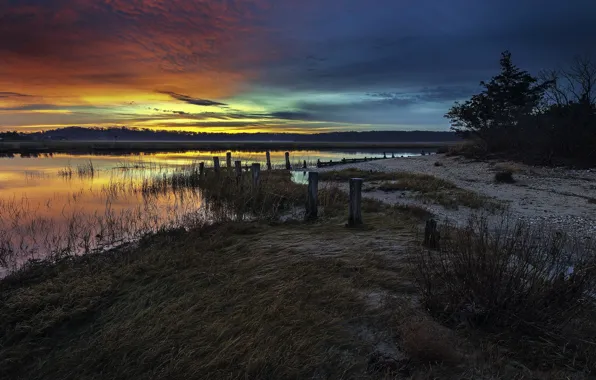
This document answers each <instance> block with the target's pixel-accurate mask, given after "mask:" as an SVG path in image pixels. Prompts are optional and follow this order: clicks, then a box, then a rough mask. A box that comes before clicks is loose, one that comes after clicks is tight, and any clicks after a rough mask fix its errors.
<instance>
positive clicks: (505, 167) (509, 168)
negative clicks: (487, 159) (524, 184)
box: [494, 162, 524, 174]
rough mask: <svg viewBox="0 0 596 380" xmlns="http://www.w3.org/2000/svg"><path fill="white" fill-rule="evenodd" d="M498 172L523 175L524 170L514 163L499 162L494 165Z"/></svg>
mask: <svg viewBox="0 0 596 380" xmlns="http://www.w3.org/2000/svg"><path fill="white" fill-rule="evenodd" d="M494 169H495V170H496V171H503V172H511V173H513V174H516V173H523V172H524V169H523V168H522V167H521V166H520V165H519V164H516V163H514V162H499V163H496V164H495V165H494Z"/></svg>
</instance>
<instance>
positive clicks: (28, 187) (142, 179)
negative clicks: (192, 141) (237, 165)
mask: <svg viewBox="0 0 596 380" xmlns="http://www.w3.org/2000/svg"><path fill="white" fill-rule="evenodd" d="M387 153H388V156H390V155H391V153H395V155H396V157H399V156H413V155H419V154H420V152H416V151H413V150H409V151H394V152H391V151H388V152H387ZM214 156H217V157H219V158H220V162H221V165H222V166H225V152H208V151H200V152H198V151H194V152H183V153H154V154H141V155H134V156H131V155H122V156H118V155H109V156H107V155H104V156H100V155H76V156H74V155H67V154H54V155H52V156H47V157H20V156H18V155H17V156H15V157H12V158H0V266H1V267H5V268H11V269H14V268H16V267H18V266H19V265H21V264H22V263H23V262H25V261H26V260H28V259H41V258H44V257H46V256H47V255H49V254H60V253H62V252H63V253H72V252H80V253H84V252H90V251H93V250H95V249H100V248H101V249H105V248H107V247H110V246H114V245H117V244H121V243H123V242H128V241H132V240H135V239H137V238H139V237H140V236H142V235H144V234H146V233H149V232H155V231H157V230H159V229H160V228H169V227H187V226H188V225H192V224H193V223H200V222H204V221H206V220H209V211H208V208H207V207H205V202H204V200H203V198H202V196H201V193H200V191H198V190H196V189H192V190H191V189H188V190H184V191H176V192H173V191H172V192H162V193H158V194H151V195H148V194H147V193H146V192H144V191H143V186H144V184H146V183H147V182H148V180H150V179H151V178H158V177H160V176H161V177H165V176H167V175H171V174H172V173H175V172H176V171H179V170H181V168H184V167H188V165H192V164H196V163H198V162H203V161H204V162H205V163H206V165H211V163H212V162H213V161H212V160H213V157H214ZM382 156H383V152H382V151H374V150H365V151H363V150H354V151H349V150H344V151H295V152H291V161H292V163H293V165H294V166H296V167H298V165H299V167H301V166H302V162H303V161H304V160H306V161H307V163H308V164H309V165H315V163H316V161H317V160H318V159H320V160H321V161H329V160H334V161H335V160H340V159H342V158H363V157H382ZM271 159H272V163H273V165H274V166H277V167H283V166H284V162H285V161H284V160H285V158H284V152H283V151H280V152H271ZM232 160H233V161H235V160H241V161H242V162H243V165H244V164H245V163H248V164H250V163H254V162H260V163H261V164H264V163H265V153H264V152H242V151H236V152H232ZM299 163H300V164H299ZM294 177H295V180H296V181H302V178H303V177H302V171H300V172H296V173H295V176H294ZM5 270H6V269H5ZM0 274H2V273H1V270H0Z"/></svg>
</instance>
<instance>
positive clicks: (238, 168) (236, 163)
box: [234, 161, 242, 181]
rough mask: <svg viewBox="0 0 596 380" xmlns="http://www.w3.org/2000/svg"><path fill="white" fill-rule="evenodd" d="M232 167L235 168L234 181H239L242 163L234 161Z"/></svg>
mask: <svg viewBox="0 0 596 380" xmlns="http://www.w3.org/2000/svg"><path fill="white" fill-rule="evenodd" d="M234 165H235V166H236V181H240V177H242V161H234Z"/></svg>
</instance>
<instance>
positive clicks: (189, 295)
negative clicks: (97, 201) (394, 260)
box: [0, 222, 391, 380]
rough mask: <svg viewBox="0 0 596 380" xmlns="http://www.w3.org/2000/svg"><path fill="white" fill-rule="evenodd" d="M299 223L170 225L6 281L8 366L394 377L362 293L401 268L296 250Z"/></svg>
mask: <svg viewBox="0 0 596 380" xmlns="http://www.w3.org/2000/svg"><path fill="white" fill-rule="evenodd" d="M289 228H295V227H292V226H284V225H277V226H271V225H266V224H261V223H254V222H253V223H247V222H244V223H233V222H231V223H225V224H218V225H212V226H203V227H198V228H196V229H193V230H190V231H170V232H168V233H163V234H158V235H155V236H152V237H147V238H145V239H142V240H141V241H140V242H139V245H138V247H137V248H132V249H129V250H119V251H113V252H110V253H107V254H103V255H89V256H81V257H76V258H69V259H65V260H62V261H60V262H57V263H55V264H54V265H51V266H45V265H43V264H42V263H40V264H36V265H32V266H30V267H29V268H28V270H26V271H22V272H19V273H15V274H14V275H12V276H10V277H8V278H6V279H5V280H3V281H2V282H0V297H1V300H2V302H0V328H2V331H3V334H2V335H0V346H1V347H2V349H0V366H1V367H2V370H3V376H7V378H11V379H15V380H17V379H31V380H33V379H46V378H58V377H60V378H66V377H73V378H89V377H94V376H98V374H101V375H99V376H100V377H102V378H109V379H131V378H154V379H158V378H163V379H173V378H176V379H178V378H179V379H183V378H185V379H186V378H209V379H217V378H228V379H246V378H254V379H259V378H267V379H285V378H329V379H333V378H337V379H339V378H354V377H361V376H365V377H368V378H373V379H383V378H386V374H385V373H383V372H375V371H372V370H371V369H369V358H370V355H371V354H372V353H373V352H374V350H375V348H374V345H373V344H372V343H371V342H370V341H368V340H364V339H363V338H362V337H360V336H359V335H358V334H357V333H356V331H355V330H356V328H355V326H359V325H361V324H366V323H373V322H374V318H375V314H374V313H371V312H370V311H369V310H368V306H367V304H366V302H365V300H364V299H363V298H362V296H360V294H361V292H362V291H365V290H367V289H368V288H369V287H371V286H378V284H380V283H383V282H386V283H388V284H390V283H391V282H390V279H391V276H390V275H388V274H387V268H390V267H391V266H390V265H388V264H387V263H384V261H383V260H381V259H380V258H375V259H373V258H368V257H367V256H366V255H360V256H357V257H333V256H330V257H324V256H317V255H316V254H314V253H316V252H314V251H313V255H310V254H309V255H304V254H299V253H297V252H296V253H294V252H293V251H292V248H291V247H292V245H291V244H289V243H288V244H285V245H284V241H283V240H281V239H277V240H275V239H273V237H275V236H283V234H288V233H290V230H289ZM316 228H317V227H315V226H312V227H309V226H308V225H307V226H305V227H303V229H301V230H300V231H301V232H300V234H305V235H308V234H309V233H315V232H316ZM339 231H341V233H342V235H341V236H344V237H348V236H349V235H350V234H352V232H350V231H347V230H346V229H345V228H341V229H340V230H339ZM293 235H294V236H296V234H295V233H294V234H293ZM297 236H300V235H297ZM294 240H295V239H294ZM276 247H286V248H285V250H286V251H285V253H284V252H282V251H280V249H279V248H276ZM305 252H308V251H305ZM49 305H52V306H49ZM50 342H51V344H48V343H50ZM33 351H34V352H35V354H32V352H33Z"/></svg>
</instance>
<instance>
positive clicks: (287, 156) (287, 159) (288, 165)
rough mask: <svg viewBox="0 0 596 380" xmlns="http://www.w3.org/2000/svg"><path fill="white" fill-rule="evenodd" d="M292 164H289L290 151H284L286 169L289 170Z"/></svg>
mask: <svg viewBox="0 0 596 380" xmlns="http://www.w3.org/2000/svg"><path fill="white" fill-rule="evenodd" d="M291 169H292V165H290V152H286V170H291Z"/></svg>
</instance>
